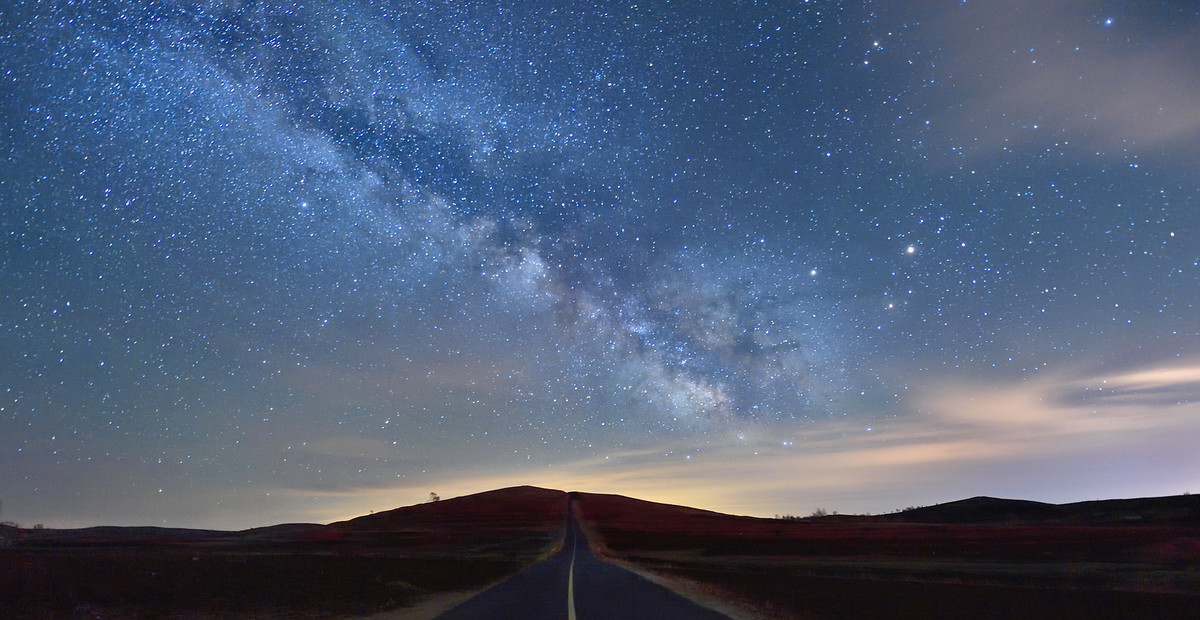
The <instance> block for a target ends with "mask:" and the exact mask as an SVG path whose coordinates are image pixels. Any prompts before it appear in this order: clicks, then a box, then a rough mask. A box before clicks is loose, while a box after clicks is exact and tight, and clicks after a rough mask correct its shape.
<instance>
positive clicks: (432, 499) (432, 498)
mask: <svg viewBox="0 0 1200 620" xmlns="http://www.w3.org/2000/svg"><path fill="white" fill-rule="evenodd" d="M440 499H442V498H440V497H438V494H437V493H434V492H433V491H430V492H429V501H430V502H436V501H438V500H440Z"/></svg>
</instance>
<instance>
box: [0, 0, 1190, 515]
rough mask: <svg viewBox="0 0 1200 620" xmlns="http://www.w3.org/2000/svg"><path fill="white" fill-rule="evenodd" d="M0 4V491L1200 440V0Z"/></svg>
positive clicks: (1111, 456)
mask: <svg viewBox="0 0 1200 620" xmlns="http://www.w3.org/2000/svg"><path fill="white" fill-rule="evenodd" d="M10 4H14V5H15V6H9V7H6V8H4V9H0V19H2V21H0V25H2V30H0V35H2V36H3V48H2V51H0V59H2V67H0V69H2V75H0V106H2V107H0V110H2V112H0V114H2V116H0V119H2V121H3V125H2V129H3V134H2V136H0V157H2V160H0V161H2V163H0V209H2V212H0V213H2V221H0V226H2V230H0V232H2V234H3V236H2V238H0V244H2V245H0V268H2V273H0V396H2V398H3V400H2V401H0V471H3V472H4V474H3V476H2V477H3V479H4V481H3V483H2V486H0V501H3V506H2V509H3V510H4V512H3V513H2V514H0V518H3V519H6V520H7V519H15V520H18V521H23V522H33V521H45V522H47V523H49V524H58V525H85V524H95V523H101V522H103V523H169V524H178V525H204V526H223V527H246V526H250V525H261V524H264V523H268V522H278V521H286V520H293V521H299V520H329V519H332V518H337V517H344V516H351V515H353V514H357V512H365V510H367V509H368V508H370V509H378V508H389V507H393V506H395V505H399V504H406V503H413V502H417V501H420V500H421V499H422V498H423V496H425V495H427V492H428V491H431V490H436V491H439V492H441V494H442V495H443V496H446V495H448V494H449V493H448V491H455V492H470V491H478V490H484V488H486V487H488V486H497V485H501V484H517V483H534V484H545V485H560V486H566V485H570V486H573V487H578V488H581V489H583V490H589V491H613V492H624V493H629V494H635V495H636V494H639V493H640V494H641V495H643V496H647V497H650V498H652V499H665V500H672V501H690V502H692V503H697V504H702V505H705V506H706V507H716V508H721V509H727V510H733V511H738V510H741V511H747V512H756V513H760V514H768V513H770V512H771V511H772V508H773V507H775V509H774V512H795V511H799V510H808V509H810V508H813V507H815V505H816V504H815V503H816V502H826V503H828V502H833V503H840V506H832V507H834V508H838V507H840V508H842V509H844V510H885V509H888V508H895V507H901V506H902V505H907V504H913V503H918V502H920V501H945V500H952V499H958V498H959V497H963V496H967V495H972V494H984V493H989V494H1008V495H1011V496H1018V495H1019V496H1022V497H1027V498H1033V499H1046V500H1048V501H1070V500H1076V499H1091V498H1092V497H1093V496H1096V495H1107V496H1120V495H1124V496H1129V495H1135V494H1149V493H1172V492H1183V491H1186V490H1188V485H1195V484H1196V483H1198V482H1200V480H1198V479H1197V478H1196V472H1197V471H1200V457H1197V456H1196V455H1194V454H1192V450H1190V448H1188V446H1189V445H1194V442H1195V441H1196V440H1200V408H1198V406H1197V403H1198V402H1200V371H1198V369H1200V320H1198V319H1200V249H1198V248H1200V243H1197V239H1196V235H1197V232H1198V229H1200V181H1198V180H1197V179H1200V177H1198V176H1197V175H1196V174H1195V171H1196V170H1197V169H1198V166H1200V146H1198V145H1200V105H1198V104H1197V102H1200V63H1197V62H1196V60H1197V55H1196V54H1197V49H1200V11H1198V10H1197V9H1196V8H1195V7H1194V6H1191V3H1166V2H1164V3H1145V2H1138V3H1132V2H1083V1H1082V0H1080V1H1075V0H1055V1H1053V2H1039V3H1021V2H969V3H968V2H939V3H927V4H922V5H921V6H922V8H911V7H898V6H894V5H895V3H887V2H853V3H835V2H816V1H813V2H807V1H805V2H801V1H799V0H797V1H794V2H776V3H772V2H668V1H665V0H654V1H651V2H639V3H636V4H635V3H629V2H626V3H608V2H596V3H587V5H586V6H579V7H575V6H570V7H568V6H563V7H560V8H552V7H551V5H550V4H547V3H503V2H500V3H492V2H433V1H429V2H383V1H381V2H366V1H363V2H330V3H327V2H311V3H308V4H298V3H296V4H293V3H274V2H269V3H268V2H252V1H237V0H229V1H227V2H218V1H213V2H77V3H74V4H71V3H30V2H15V3H10ZM948 472H958V473H956V474H954V475H951V474H950V473H948ZM885 488H886V489H887V492H884V490H883V489H885Z"/></svg>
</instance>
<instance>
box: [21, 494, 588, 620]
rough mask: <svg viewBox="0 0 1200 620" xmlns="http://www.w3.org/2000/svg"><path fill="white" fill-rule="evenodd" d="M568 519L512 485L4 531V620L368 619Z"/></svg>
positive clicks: (519, 560) (474, 573)
mask: <svg viewBox="0 0 1200 620" xmlns="http://www.w3.org/2000/svg"><path fill="white" fill-rule="evenodd" d="M565 522H566V494H565V493H563V492H561V491H551V490H546V489H537V488H532V487H518V488H513V489H502V490H499V491H492V492H489V493H481V494H478V495H471V496H467V497H460V498H455V499H449V500H445V501H440V502H436V503H428V504H421V505H417V506H410V507H406V508H399V509H396V510H392V511H388V512H382V513H376V514H372V515H369V516H364V517H359V518H357V519H353V520H350V521H345V522H340V523H334V524H331V525H312V524H297V525H281V526H275V527H269V528H259V529H253V530H247V531H243V532H211V531H200V530H170V529H162V528H111V527H105V528H87V529H81V530H21V531H20V532H11V531H10V532H8V533H7V535H8V537H9V538H10V539H11V542H10V543H9V545H8V546H7V547H6V548H0V618H4V619H20V618H29V619H34V618H36V619H39V620H49V619H55V618H63V619H69V618H88V619H91V618H135V617H136V618H139V619H142V620H144V619H156V618H164V619H165V618H172V619H174V618H188V619H194V618H325V617H332V616H347V615H367V614H371V613H375V612H379V611H383V610H389V609H397V608H405V607H408V606H411V605H413V604H416V603H418V602H420V601H422V600H424V599H426V598H428V597H429V596H431V595H436V594H439V593H445V592H455V591H462V590H472V589H478V588H480V587H483V586H485V585H488V584H490V583H493V582H495V581H497V580H500V579H503V578H505V577H507V576H509V575H511V574H513V573H515V572H516V571H517V570H519V569H520V568H522V567H524V566H527V565H529V564H532V563H534V562H536V561H537V560H539V559H541V558H542V557H544V556H546V555H549V553H550V552H552V551H553V550H554V549H555V547H556V546H557V545H558V544H559V542H560V540H561V538H562V531H563V527H564V524H565Z"/></svg>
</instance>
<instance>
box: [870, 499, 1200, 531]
mask: <svg viewBox="0 0 1200 620" xmlns="http://www.w3.org/2000/svg"><path fill="white" fill-rule="evenodd" d="M879 519H880V520H884V521H890V522H901V523H964V524H980V523H1012V522H1023V523H1063V524H1075V525H1086V524H1094V525H1101V524H1120V523H1124V524H1131V523H1165V522H1169V523H1180V524H1190V525H1200V496H1195V495H1171V496H1167V497H1145V498H1138V499H1106V500H1093V501H1086V502H1075V503H1070V504H1045V503H1042V502H1032V501H1027V500H1016V499H998V498H995V497H972V498H970V499H963V500H959V501H955V502H948V503H945V504H937V505H934V506H927V507H922V508H913V509H909V510H905V511H903V512H900V513H896V514H891V515H881V516H880V517H879Z"/></svg>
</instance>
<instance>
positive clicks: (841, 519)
mask: <svg viewBox="0 0 1200 620" xmlns="http://www.w3.org/2000/svg"><path fill="white" fill-rule="evenodd" d="M571 496H573V497H575V498H576V499H577V501H578V506H579V514H580V518H581V521H582V522H583V524H584V526H585V527H586V528H587V529H588V530H589V534H590V535H589V538H590V539H591V544H592V547H593V549H594V550H595V551H596V552H597V553H598V554H599V555H603V556H607V557H609V558H611V559H614V560H617V561H619V562H622V563H625V564H627V565H632V566H635V567H637V568H639V569H640V570H642V571H643V572H650V573H654V574H657V575H660V576H663V577H665V578H666V579H667V580H668V581H673V582H674V583H675V584H676V585H677V586H679V587H683V588H686V589H690V590H691V591H692V592H693V593H695V592H697V591H699V592H702V593H703V594H704V595H705V596H707V597H708V598H709V600H712V599H717V600H720V601H723V602H724V603H729V604H731V605H732V606H733V608H735V609H737V610H740V611H741V612H743V613H742V614H741V616H740V617H762V618H809V619H817V620H820V619H832V618H855V619H861V618H880V619H888V618H899V619H907V618H971V619H990V618H997V619H999V618H1047V619H1050V618H1088V619H1089V620H1091V619H1108V618H1113V619H1115V618H1160V619H1173V618H1181V619H1182V618H1188V619H1192V618H1200V501H1198V500H1197V498H1194V497H1190V496H1183V497H1171V498H1154V499H1145V500H1114V501H1108V502H1088V503H1086V504H1074V505H1065V506H1051V505H1047V504H1034V503H1032V502H1010V501H1005V500H992V499H987V498H976V499H972V500H965V501H963V502H954V503H951V504H944V505H940V506H934V507H931V508H925V509H920V510H912V511H907V512H904V513H900V514H893V515H884V516H876V517H858V516H829V517H822V518H810V519H799V520H795V519H792V520H784V519H759V518H751V517H736V516H730V515H723V514H719V513H713V512H707V511H702V510H696V509H691V508H684V507H680V506H670V505H665V504H655V503H651V502H643V501H639V500H633V499H629V498H626V497H621V496H616V495H596V494H588V493H574V494H571ZM568 497H569V496H568V494H566V493H563V492H559V491H550V490H545V489H537V488H532V487H518V488H513V489H502V490H499V491H492V492H488V493H481V494H478V495H472V496H467V497H462V498H456V499H451V500H445V501H441V502H436V503H430V504H422V505H419V506H410V507H407V508H400V509H397V510H393V511H388V512H383V513H378V514H373V515H369V516H365V517H360V518H358V519H353V520H351V521H346V522H341V523H334V524H331V525H307V524H298V525H281V526H275V527H270V528H260V529H255V530H247V531H243V532H209V531H197V530H167V529H159V528H89V529H83V530H20V531H17V530H13V529H7V530H5V531H4V546H3V547H0V618H4V619H6V620H7V619H22V620H23V619H33V618H37V619H59V618H61V619H74V618H134V617H136V618H139V619H147V618H150V619H156V618H163V619H167V618H169V619H173V620H183V619H188V620H195V619H199V618H215V619H225V618H252V619H263V618H283V619H300V618H345V617H348V616H366V615H371V614H377V613H380V612H389V614H388V615H387V617H388V618H408V617H415V616H416V615H419V614H417V613H416V612H415V611H414V610H416V609H418V608H419V606H421V605H426V606H428V605H427V603H428V602H430V601H436V600H439V598H438V597H443V598H444V597H446V596H448V595H450V594H451V593H461V592H467V591H472V590H478V589H480V588H483V587H485V586H487V585H489V584H491V583H495V582H497V581H500V580H502V579H504V578H506V577H507V576H509V575H511V574H513V573H515V572H516V571H517V570H519V569H520V568H522V567H524V566H528V565H529V564H532V563H534V562H536V561H538V560H539V559H541V558H544V557H546V556H547V555H549V554H550V553H551V552H552V551H554V549H555V548H556V547H557V546H558V545H559V544H560V543H561V540H562V536H563V528H564V525H565V522H566V514H567V513H566V511H567V503H568ZM458 596H461V595H458ZM422 613H423V612H422Z"/></svg>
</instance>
